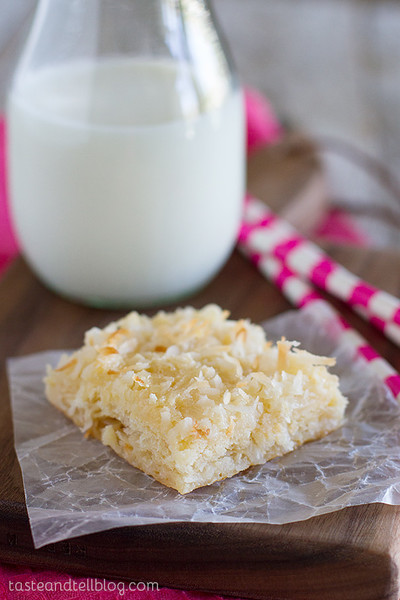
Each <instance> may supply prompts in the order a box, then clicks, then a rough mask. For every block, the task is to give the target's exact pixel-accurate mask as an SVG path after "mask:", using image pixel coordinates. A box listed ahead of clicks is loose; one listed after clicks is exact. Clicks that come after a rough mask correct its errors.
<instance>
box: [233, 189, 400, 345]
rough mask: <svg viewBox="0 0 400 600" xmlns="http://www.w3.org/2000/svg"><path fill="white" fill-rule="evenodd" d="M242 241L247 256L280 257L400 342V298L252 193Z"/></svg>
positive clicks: (246, 204)
mask: <svg viewBox="0 0 400 600" xmlns="http://www.w3.org/2000/svg"><path fill="white" fill-rule="evenodd" d="M239 245H241V246H245V247H246V254H247V256H249V258H250V259H251V260H252V261H253V262H255V263H256V264H257V262H258V261H259V260H260V259H261V257H265V256H266V255H270V256H274V257H276V258H278V259H279V260H280V261H282V262H283V263H284V264H285V265H286V266H287V267H288V268H289V269H290V270H292V271H293V272H294V273H296V274H298V275H300V276H301V277H303V278H305V279H307V280H308V281H311V282H312V283H314V285H316V286H317V287H319V288H320V289H323V290H325V291H327V292H329V293H330V294H332V295H333V296H336V297H337V298H340V300H343V301H344V302H345V303H346V304H348V305H350V306H351V308H352V309H353V310H354V311H355V312H357V313H358V314H360V315H361V316H362V317H363V318H364V319H366V320H367V321H369V322H370V323H371V324H372V325H374V326H375V327H377V328H378V329H379V330H380V331H382V332H383V333H384V334H385V335H386V337H388V338H389V339H391V340H392V341H394V342H395V343H396V344H397V345H399V346H400V300H399V299H398V298H396V297H395V296H392V295H391V294H388V293H387V292H384V291H382V290H379V289H378V288H376V287H374V286H372V285H371V284H369V283H367V282H365V281H363V280H362V279H360V278H359V277H357V276H356V275H354V274H353V273H351V272H350V271H349V270H348V269H346V268H345V267H342V266H341V265H340V264H338V263H337V262H335V261H334V260H333V259H332V258H330V257H329V256H328V255H327V254H326V253H325V252H323V250H321V249H320V248H319V247H318V246H317V245H316V244H314V243H312V242H310V241H309V240H307V239H306V238H305V237H303V236H301V235H300V234H299V233H298V232H297V231H296V229H295V228H294V227H292V226H291V225H290V224H289V223H287V222H286V221H284V219H282V218H281V217H279V216H277V215H276V214H275V213H273V212H272V211H271V210H270V209H269V208H268V207H267V206H266V205H265V204H264V203H263V202H261V201H260V200H258V199H256V198H254V197H252V196H250V195H247V196H246V201H245V208H244V215H243V220H242V227H241V230H240V234H239Z"/></svg>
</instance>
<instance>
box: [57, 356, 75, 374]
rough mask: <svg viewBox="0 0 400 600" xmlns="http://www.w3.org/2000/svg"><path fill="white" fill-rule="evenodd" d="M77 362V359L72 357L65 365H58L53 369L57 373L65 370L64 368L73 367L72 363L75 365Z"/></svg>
mask: <svg viewBox="0 0 400 600" xmlns="http://www.w3.org/2000/svg"><path fill="white" fill-rule="evenodd" d="M77 362H78V361H77V359H76V358H72V359H71V360H69V361H68V362H67V363H65V365H62V366H61V367H58V369H54V370H55V371H56V372H57V373H59V372H60V371H65V370H66V369H70V368H71V367H73V366H74V365H76V363H77Z"/></svg>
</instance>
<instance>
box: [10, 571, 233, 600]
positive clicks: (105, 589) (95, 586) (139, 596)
mask: <svg viewBox="0 0 400 600" xmlns="http://www.w3.org/2000/svg"><path fill="white" fill-rule="evenodd" d="M134 583H135V584H136V587H137V589H133V587H135V586H133V587H132V588H131V589H129V582H123V581H111V580H107V579H103V578H100V577H98V578H85V577H73V576H70V575H67V574H65V573H57V572H55V571H42V572H38V571H34V570H32V569H28V568H22V567H8V566H7V567H6V566H1V565H0V600H3V599H4V600H117V599H118V600H122V599H124V600H224V599H223V598H222V596H216V595H214V594H205V593H201V592H185V591H182V590H173V589H170V588H163V587H161V586H160V587H159V589H158V590H156V591H154V590H152V589H151V586H150V587H149V589H145V587H144V586H146V583H147V582H138V581H136V582H134ZM142 584H143V585H142ZM239 600H240V599H239Z"/></svg>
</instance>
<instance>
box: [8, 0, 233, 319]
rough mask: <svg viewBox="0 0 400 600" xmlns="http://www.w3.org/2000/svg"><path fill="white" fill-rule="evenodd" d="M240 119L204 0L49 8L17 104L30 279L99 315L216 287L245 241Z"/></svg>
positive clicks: (19, 82) (88, 1)
mask: <svg viewBox="0 0 400 600" xmlns="http://www.w3.org/2000/svg"><path fill="white" fill-rule="evenodd" d="M243 121H244V115H243V105H242V95H241V90H240V87H239V85H238V82H237V80H236V78H235V75H234V74H233V71H232V68H231V64H230V61H229V58H228V56H227V53H226V52H225V50H224V47H223V45H222V42H221V39H220V37H219V34H218V32H217V29H216V25H215V21H214V18H213V16H212V12H211V9H210V6H209V4H208V2H207V1H206V0H180V1H178V0H41V2H40V3H39V6H38V9H37V14H36V16H35V20H34V23H33V26H32V30H31V33H30V36H29V38H28V41H27V44H26V47H25V49H24V52H23V54H22V57H21V59H20V62H19V65H18V67H17V71H16V74H15V77H14V80H13V84H12V87H11V90H10V95H9V104H8V125H9V138H8V139H9V158H10V184H11V206H12V213H13V218H14V223H15V227H16V230H17V235H18V237H19V240H20V244H21V247H22V250H23V253H24V255H25V257H26V259H27V260H28V262H29V263H30V265H31V267H32V268H33V270H34V271H35V272H36V273H37V275H38V276H39V277H40V278H41V279H42V280H43V281H44V282H45V283H46V284H47V285H48V286H49V287H50V288H52V289H53V290H55V291H57V292H59V293H61V294H63V295H65V296H67V297H69V298H71V299H74V300H78V301H81V302H84V303H87V304H92V305H95V306H124V307H125V306H126V307H132V308H133V307H143V306H152V305H157V304H161V303H164V302H169V301H174V300H178V299H181V298H184V297H185V296H188V295H190V294H191V293H193V292H195V291H196V290H197V289H198V288H200V287H201V286H203V285H205V284H206V283H207V282H208V281H209V280H210V279H211V278H212V277H213V276H214V275H215V274H216V273H217V272H218V270H219V269H220V268H221V266H222V265H223V263H224V262H225V261H226V259H227V258H228V256H229V254H230V252H231V250H232V247H233V245H234V242H235V238H236V234H237V231H238V227H239V221H240V214H241V203H242V198H243V192H244V123H243Z"/></svg>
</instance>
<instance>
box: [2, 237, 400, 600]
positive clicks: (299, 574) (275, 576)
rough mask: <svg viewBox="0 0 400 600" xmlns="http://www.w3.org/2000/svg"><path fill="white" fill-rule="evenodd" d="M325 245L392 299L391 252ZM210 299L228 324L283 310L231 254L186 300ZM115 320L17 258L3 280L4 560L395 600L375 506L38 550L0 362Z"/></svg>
mask: <svg viewBox="0 0 400 600" xmlns="http://www.w3.org/2000/svg"><path fill="white" fill-rule="evenodd" d="M328 250H329V251H330V253H331V254H332V255H333V256H334V257H335V258H336V259H338V260H340V261H341V262H342V263H343V264H345V265H346V266H348V267H349V268H350V269H352V270H353V271H354V272H356V273H358V274H360V275H361V276H363V277H364V278H365V279H368V280H369V281H371V282H372V283H374V284H376V285H378V286H380V287H382V288H384V289H387V290H388V291H390V292H392V293H395V294H397V295H398V294H399V292H400V268H399V267H400V255H399V254H397V253H395V252H393V253H388V252H386V253H382V252H380V253H377V252H372V251H368V252H366V251H362V250H357V251H356V250H354V249H350V248H341V249H338V248H333V247H332V248H328ZM207 302H217V303H218V304H220V305H221V306H223V307H224V308H227V309H229V310H230V311H231V313H232V316H233V318H240V317H250V318H251V319H252V320H253V321H255V322H259V321H262V320H264V319H267V318H269V317H272V316H273V315H276V314H278V313H280V312H282V311H284V310H287V309H288V308H290V307H289V305H288V304H287V303H286V301H285V300H284V299H283V298H282V296H281V295H280V293H279V292H278V291H277V290H275V289H274V288H273V287H272V286H271V285H269V284H268V282H267V281H265V280H264V279H263V277H262V276H261V275H260V274H259V273H258V272H257V271H256V269H255V268H253V267H252V266H251V265H250V264H249V263H247V262H246V261H245V259H244V258H242V257H241V256H240V255H239V254H238V253H237V252H234V253H233V255H232V257H231V258H230V260H229V261H228V263H227V265H226V266H225V268H224V269H223V271H222V272H221V273H220V274H219V275H218V277H217V278H216V279H215V280H214V281H213V282H212V283H211V284H210V285H209V286H208V287H207V288H206V289H205V290H203V291H202V292H201V293H200V294H198V295H197V296H196V297H194V298H192V299H191V300H190V303H191V304H193V305H194V306H196V307H200V306H202V305H204V304H206V303H207ZM336 306H339V305H338V304H337V303H336ZM165 308H173V307H165ZM340 308H341V310H342V313H343V314H344V316H345V317H346V318H347V319H348V320H350V321H352V323H353V324H355V326H356V327H357V328H358V329H359V330H360V331H361V333H362V334H363V335H364V336H365V337H367V338H368V339H369V340H370V342H371V343H372V344H373V345H374V346H375V348H376V349H377V350H378V351H379V352H380V353H381V354H383V355H384V356H386V357H387V358H388V359H389V360H390V361H391V362H392V364H394V366H396V367H397V368H399V367H400V351H399V350H398V349H397V348H395V347H394V346H393V345H392V344H391V343H390V342H388V341H387V340H386V339H384V338H383V337H382V336H381V335H380V334H379V333H378V332H376V331H374V330H372V329H371V328H370V327H369V326H368V325H367V324H365V323H363V322H362V321H361V320H360V319H358V318H357V317H355V316H353V315H351V313H350V312H349V310H348V309H346V307H342V306H341V307H340ZM121 315H122V313H121V312H117V311H101V310H97V309H91V308H87V307H82V306H78V305H75V304H72V303H70V302H68V301H67V300H64V299H62V298H60V297H58V296H55V295H54V294H53V293H52V292H50V291H48V290H47V289H46V288H44V287H43V286H42V285H41V284H40V283H39V282H38V281H37V279H36V278H35V277H34V275H33V274H32V273H31V271H30V270H29V268H28V267H27V266H26V264H25V263H24V262H23V261H22V260H21V259H19V260H17V261H16V262H15V263H14V264H13V265H12V266H11V267H10V268H9V270H8V272H7V274H6V276H5V277H4V278H3V279H2V281H1V282H0V358H1V372H0V398H1V400H0V457H1V458H0V560H1V561H4V562H9V563H14V564H26V565H30V566H34V567H38V568H41V569H49V568H51V569H56V570H60V571H64V572H68V573H71V574H82V575H85V576H96V577H109V578H117V579H131V580H134V581H139V580H140V581H157V582H158V583H159V585H160V586H170V587H176V588H183V589H193V590H202V591H212V592H216V593H220V594H226V595H231V596H240V597H243V598H244V597H246V598H260V599H267V598H268V599H274V600H278V599H279V600H283V599H285V600H288V599H292V600H322V599H323V600H339V599H340V600H384V599H387V600H398V598H399V594H400V583H399V568H400V531H399V529H400V508H394V507H388V506H385V505H380V504H375V505H368V506H360V507H355V508H349V509H345V510H342V511H340V512H335V513H331V514H329V515H326V516H323V517H317V518H313V519H310V520H308V521H305V522H300V523H293V524H290V525H284V526H278V525H260V524H249V523H243V524H242V523H237V524H223V525H217V524H204V523H179V524H175V523H172V524H166V525H153V526H138V527H128V528H123V529H114V530H111V531H107V532H103V533H97V534H92V535H88V536H84V537H79V538H75V539H73V540H68V541H66V542H60V543H57V544H51V545H49V546H46V547H44V548H42V549H40V550H34V548H33V544H32V538H31V534H30V529H29V524H28V518H27V513H26V508H25V503H24V494H23V487H22V481H21V475H20V470H19V466H18V463H17V459H16V456H15V452H14V449H13V439H12V424H11V414H10V404H9V396H8V387H7V381H6V375H5V368H4V361H5V359H6V357H9V356H17V355H23V354H28V353H32V352H38V351H41V350H48V349H58V348H65V347H76V346H79V345H80V344H81V342H82V336H83V333H84V331H85V330H86V329H87V328H88V327H91V326H93V325H98V326H103V325H105V324H106V323H107V322H108V321H110V320H111V319H114V318H117V317H119V316H121Z"/></svg>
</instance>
